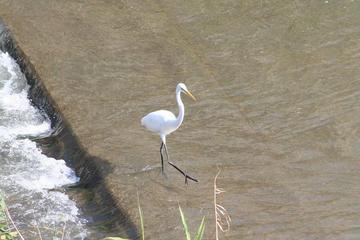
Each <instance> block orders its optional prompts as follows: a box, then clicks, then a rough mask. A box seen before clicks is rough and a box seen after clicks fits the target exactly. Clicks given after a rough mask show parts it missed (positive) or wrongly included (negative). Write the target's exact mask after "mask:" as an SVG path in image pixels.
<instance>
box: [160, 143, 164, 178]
mask: <svg viewBox="0 0 360 240" xmlns="http://www.w3.org/2000/svg"><path fill="white" fill-rule="evenodd" d="M163 146H164V143H163V142H161V146H160V157H161V173H162V174H164V157H163V155H162V148H163Z"/></svg>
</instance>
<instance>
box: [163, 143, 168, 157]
mask: <svg viewBox="0 0 360 240" xmlns="http://www.w3.org/2000/svg"><path fill="white" fill-rule="evenodd" d="M164 148H165V153H166V160H167V161H169V153H168V150H167V146H166V144H164Z"/></svg>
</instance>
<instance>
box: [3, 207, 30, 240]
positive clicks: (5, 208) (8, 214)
mask: <svg viewBox="0 0 360 240" xmlns="http://www.w3.org/2000/svg"><path fill="white" fill-rule="evenodd" d="M4 210H5V214H6V217H7V218H8V219H9V220H10V222H11V224H12V225H13V226H14V228H15V230H16V232H17V233H18V234H19V237H20V239H21V240H25V239H24V237H23V236H22V235H21V233H20V231H19V229H18V228H17V226H16V225H15V223H14V221H13V219H12V217H11V215H10V212H9V209H8V208H7V206H6V205H5V206H4Z"/></svg>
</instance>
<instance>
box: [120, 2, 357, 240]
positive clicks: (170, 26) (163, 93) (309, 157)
mask: <svg viewBox="0 0 360 240" xmlns="http://www.w3.org/2000/svg"><path fill="white" fill-rule="evenodd" d="M139 8H140V7H139ZM156 8H157V9H162V10H163V11H164V12H166V14H167V15H166V16H165V17H164V15H161V12H160V13H158V14H159V18H161V17H164V18H165V19H167V21H164V22H166V24H165V25H164V26H165V28H166V31H164V32H162V34H163V35H160V36H159V35H156V36H157V38H158V39H157V41H160V42H161V41H163V40H164V39H168V41H166V40H164V41H163V42H166V44H164V45H163V46H162V47H161V51H162V53H163V54H162V57H163V58H160V60H159V61H160V62H161V63H160V64H162V66H163V68H164V69H167V70H168V71H169V73H167V74H165V73H164V74H163V75H161V76H162V77H163V78H170V79H174V80H173V81H171V83H169V82H167V81H165V80H163V79H162V78H159V80H157V81H156V80H154V81H152V82H150V81H149V82H146V81H144V82H141V85H142V86H143V85H144V86H146V87H144V89H146V88H147V90H146V91H144V89H141V90H139V91H136V90H134V92H130V93H124V94H127V96H128V99H132V100H129V102H126V103H125V107H123V109H127V111H126V112H123V113H122V114H125V116H124V117H122V119H121V121H124V122H125V124H124V126H125V125H126V124H128V125H130V126H131V127H129V128H130V129H131V128H133V129H137V126H135V123H131V122H130V121H132V119H140V117H141V113H140V112H143V113H144V115H145V113H147V112H149V111H153V110H157V109H160V108H167V109H170V110H174V111H175V112H176V103H175V94H169V92H171V93H172V91H175V86H176V83H177V82H180V81H184V82H185V83H186V84H187V86H188V88H189V89H190V90H191V91H192V92H193V93H194V95H195V96H197V97H198V99H199V100H198V101H197V102H195V103H194V102H191V101H190V100H186V99H185V105H186V116H185V120H184V124H183V126H181V128H180V129H179V130H178V131H177V132H176V133H174V134H173V135H171V136H170V137H168V145H169V150H170V156H171V157H172V159H174V161H177V162H178V163H180V165H181V166H182V167H183V168H185V169H187V170H188V171H189V172H190V173H192V174H193V175H195V176H197V177H198V178H199V179H200V183H199V184H198V185H194V184H191V185H190V186H184V187H182V186H181V185H180V184H179V185H177V186H174V185H173V184H170V183H168V182H169V181H170V182H171V181H172V182H173V181H175V180H174V179H180V178H181V176H180V175H177V173H176V172H173V171H172V169H170V168H168V171H170V172H171V179H170V180H162V179H161V176H160V175H157V173H153V175H151V176H152V179H153V181H154V184H153V185H152V184H150V183H146V181H149V176H148V175H146V177H141V179H142V180H138V181H137V182H140V183H139V185H140V186H143V187H142V188H141V187H140V190H141V191H143V192H144V195H145V196H146V197H148V198H150V199H151V201H144V205H145V206H143V207H144V208H145V209H151V208H152V207H154V206H161V205H164V206H166V205H167V206H169V205H170V206H173V207H170V208H169V209H171V214H168V215H167V219H175V220H169V221H170V222H171V223H173V227H174V229H178V228H177V227H176V226H177V224H179V222H178V221H177V220H178V219H177V217H176V214H177V210H176V206H175V205H176V204H174V202H176V201H179V199H180V203H181V204H182V205H185V206H186V207H184V208H185V214H187V215H188V216H189V217H190V218H192V220H190V221H192V224H193V226H194V227H195V226H196V225H197V224H198V223H199V222H200V216H201V215H208V216H209V219H210V221H209V222H208V226H207V233H206V234H207V237H208V238H209V239H212V237H211V236H212V234H213V232H214V230H213V228H214V227H213V223H212V222H211V221H212V219H213V215H212V209H211V207H212V206H211V201H212V198H211V197H212V195H211V190H212V179H213V177H214V176H215V174H216V172H217V166H219V167H220V168H222V169H223V171H222V174H221V177H220V178H219V183H218V184H219V185H220V186H221V187H223V188H224V189H226V190H227V192H226V193H225V194H224V195H223V197H222V198H221V203H222V204H223V205H224V206H225V207H227V209H228V211H229V212H230V213H231V216H232V219H233V223H232V229H231V231H230V232H228V233H226V234H225V236H226V237H225V238H224V239H234V240H235V239H359V238H360V207H359V204H358V203H359V200H360V174H359V171H360V157H359V156H360V107H359V104H360V24H359V23H360V14H359V13H360V3H359V1H311V2H309V1H201V2H199V3H196V4H195V3H193V2H192V3H189V2H187V1H185V2H182V4H181V6H173V5H172V4H171V2H163V3H162V4H161V6H154V9H156ZM134 14H135V13H134ZM139 15H141V14H139ZM144 24H148V25H145V26H147V27H149V25H151V24H152V23H151V22H150V23H144ZM149 28H150V29H154V28H156V27H154V26H150V27H149ZM159 28H160V27H159ZM174 36H175V37H176V38H171V37H174ZM169 38H171V39H172V40H169ZM164 52H165V53H166V52H167V53H168V55H166V54H164ZM149 55H150V54H149ZM146 56H147V55H146ZM166 57H168V59H167V58H166ZM166 59H167V60H166ZM169 59H171V60H172V61H169ZM125 61H126V60H125ZM136 61H137V62H138V63H139V64H142V63H141V60H136ZM143 66H144V68H147V66H146V65H145V64H144V65H143ZM153 74H155V73H153ZM155 75H156V74H155ZM144 79H146V78H145V77H144ZM130 86H131V85H130V84H129V87H130ZM131 87H132V89H139V88H140V87H137V86H131ZM165 99H166V100H165ZM171 99H172V102H171V101H170V100H171ZM139 105H140V107H139ZM135 106H136V108H135ZM139 108H140V109H139ZM130 109H134V110H130ZM129 116H130V117H129ZM127 118H128V119H130V120H126V119H127ZM136 124H138V123H136ZM142 131H146V130H142V129H141V130H140V129H139V130H136V133H135V134H134V132H133V130H128V131H126V132H125V134H128V135H129V136H134V135H136V138H139V137H140V136H141V137H143V138H145V140H141V141H142V144H140V145H141V146H134V147H133V148H132V150H133V153H130V151H131V150H129V151H128V150H127V148H126V149H124V150H123V151H125V152H126V155H127V157H128V159H133V161H132V166H134V168H137V169H138V170H140V169H141V167H142V166H143V163H142V162H140V163H138V162H137V161H136V160H135V159H139V158H145V159H146V160H147V162H148V163H149V164H150V165H151V164H154V162H155V163H156V162H157V161H159V162H160V160H159V159H158V152H157V150H158V147H159V146H160V140H159V139H158V138H157V137H150V135H151V134H150V133H147V132H146V133H145V132H142ZM147 134H149V135H147ZM157 141H158V142H157ZM136 143H138V140H136V141H135V140H134V142H133V144H136ZM157 143H159V146H157ZM129 145H130V144H129ZM144 153H150V154H149V155H148V156H145V157H143V156H142V157H140V155H141V154H144ZM130 156H132V158H131V157H130ZM129 161H130V160H129ZM121 171H122V170H119V172H121ZM124 179H125V178H124ZM124 179H123V181H125V180H124ZM127 181H128V180H127ZM161 184H163V188H161V187H159V185H161ZM123 185H124V186H125V185H126V184H123ZM125 187H126V186H125ZM159 188H160V189H159ZM169 192H171V194H170V195H169ZM131 194H132V193H129V195H131ZM175 194H177V195H176V197H175ZM159 209H161V208H160V207H159ZM148 211H150V210H148ZM148 214H150V213H148ZM158 214H160V213H158ZM162 214H164V215H166V214H167V213H161V214H160V215H162ZM153 216H154V219H155V218H156V214H153ZM169 221H167V222H159V223H156V224H159V225H160V226H161V227H160V228H159V229H166V227H167V226H168V225H169ZM154 225H155V223H154ZM162 227H163V228H162ZM168 230H169V229H168ZM159 231H161V230H159ZM162 232H163V233H154V234H159V235H156V237H154V238H153V239H156V238H159V239H167V237H168V236H167V234H168V235H170V236H172V233H169V232H170V231H168V232H167V233H164V232H166V230H163V231H162ZM150 235H151V234H150Z"/></svg>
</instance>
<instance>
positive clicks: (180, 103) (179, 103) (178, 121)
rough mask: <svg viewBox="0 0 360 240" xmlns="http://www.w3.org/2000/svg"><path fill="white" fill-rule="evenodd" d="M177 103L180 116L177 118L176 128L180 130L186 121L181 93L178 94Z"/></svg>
mask: <svg viewBox="0 0 360 240" xmlns="http://www.w3.org/2000/svg"><path fill="white" fill-rule="evenodd" d="M176 102H177V104H178V107H179V115H178V116H177V118H176V128H178V127H179V126H180V125H181V123H182V122H183V120H184V114H185V107H184V103H183V102H182V100H181V91H178V92H176Z"/></svg>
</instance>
